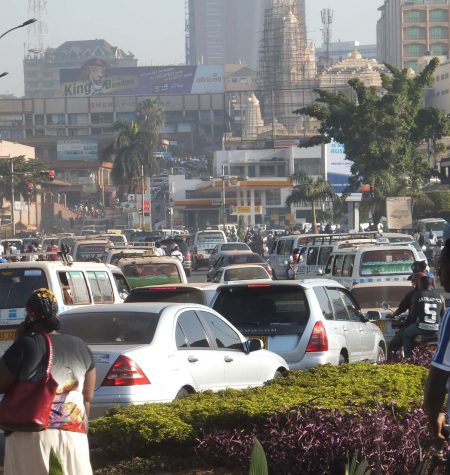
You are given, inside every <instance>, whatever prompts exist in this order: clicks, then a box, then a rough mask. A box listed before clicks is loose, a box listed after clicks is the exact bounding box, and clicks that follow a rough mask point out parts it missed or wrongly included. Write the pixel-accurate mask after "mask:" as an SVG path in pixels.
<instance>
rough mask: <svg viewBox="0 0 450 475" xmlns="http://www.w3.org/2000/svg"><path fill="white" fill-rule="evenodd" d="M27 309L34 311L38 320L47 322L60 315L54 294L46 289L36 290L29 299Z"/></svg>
mask: <svg viewBox="0 0 450 475" xmlns="http://www.w3.org/2000/svg"><path fill="white" fill-rule="evenodd" d="M26 308H27V309H29V310H32V311H33V313H34V314H35V316H36V317H37V319H39V320H46V319H49V318H52V317H56V316H57V314H58V302H57V300H56V297H55V295H54V293H53V292H52V291H51V290H49V289H45V288H41V289H37V290H35V291H34V292H33V293H32V294H31V296H30V297H29V299H28V301H27V304H26Z"/></svg>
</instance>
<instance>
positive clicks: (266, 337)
mask: <svg viewBox="0 0 450 475" xmlns="http://www.w3.org/2000/svg"><path fill="white" fill-rule="evenodd" d="M252 338H257V339H258V340H262V342H263V346H264V349H266V350H267V349H268V348H269V337H268V336H266V335H264V336H253V337H252Z"/></svg>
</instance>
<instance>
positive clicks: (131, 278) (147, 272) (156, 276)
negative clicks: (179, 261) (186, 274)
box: [122, 262, 181, 288]
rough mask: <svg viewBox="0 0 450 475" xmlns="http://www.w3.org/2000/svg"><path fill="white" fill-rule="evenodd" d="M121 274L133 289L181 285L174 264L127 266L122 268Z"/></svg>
mask: <svg viewBox="0 0 450 475" xmlns="http://www.w3.org/2000/svg"><path fill="white" fill-rule="evenodd" d="M122 272H123V273H124V275H125V277H126V278H127V280H128V282H129V284H130V285H131V287H133V288H134V287H147V286H149V285H162V284H180V283H181V277H180V274H179V272H178V267H177V265H176V264H175V263H174V264H172V263H169V262H168V263H164V264H158V263H155V264H128V265H125V266H123V267H122Z"/></svg>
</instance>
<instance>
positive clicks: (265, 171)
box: [259, 165, 275, 177]
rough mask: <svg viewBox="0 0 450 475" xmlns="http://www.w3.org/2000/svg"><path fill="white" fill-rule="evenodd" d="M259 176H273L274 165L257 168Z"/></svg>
mask: <svg viewBox="0 0 450 475" xmlns="http://www.w3.org/2000/svg"><path fill="white" fill-rule="evenodd" d="M259 176H272V177H273V176H275V166H274V165H264V166H260V167H259Z"/></svg>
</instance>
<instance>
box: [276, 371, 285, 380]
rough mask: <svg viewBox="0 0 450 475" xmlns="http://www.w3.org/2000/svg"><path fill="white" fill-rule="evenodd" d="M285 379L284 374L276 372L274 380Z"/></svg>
mask: <svg viewBox="0 0 450 475" xmlns="http://www.w3.org/2000/svg"><path fill="white" fill-rule="evenodd" d="M278 378H284V374H283V373H282V372H281V371H280V370H276V371H275V374H274V375H273V379H278Z"/></svg>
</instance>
